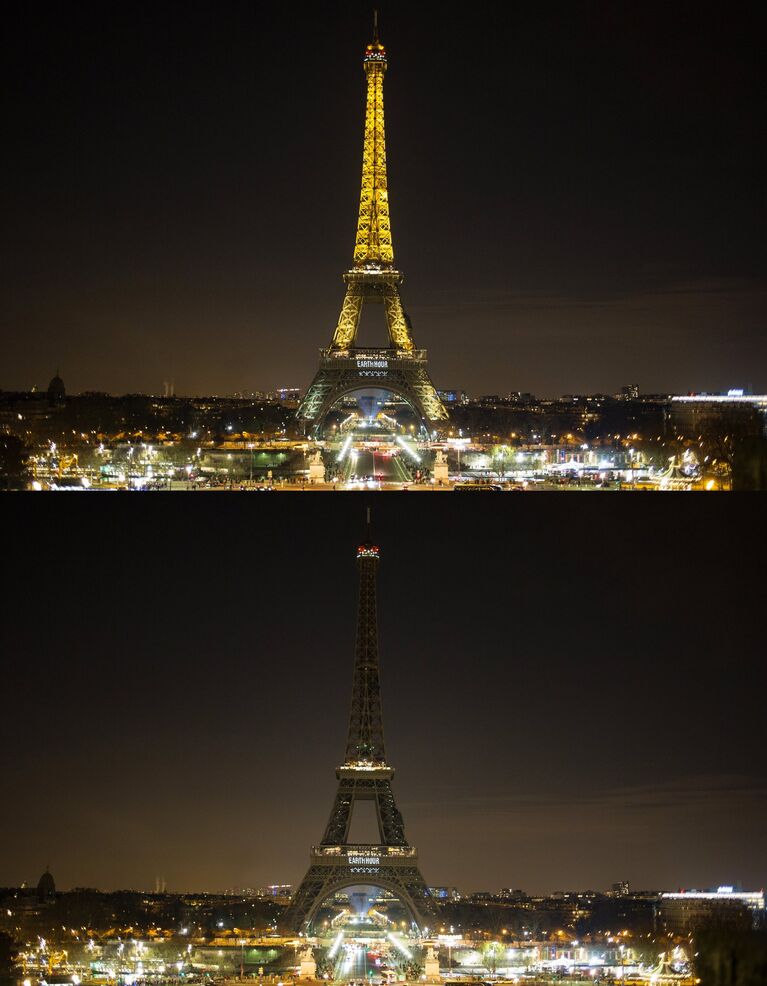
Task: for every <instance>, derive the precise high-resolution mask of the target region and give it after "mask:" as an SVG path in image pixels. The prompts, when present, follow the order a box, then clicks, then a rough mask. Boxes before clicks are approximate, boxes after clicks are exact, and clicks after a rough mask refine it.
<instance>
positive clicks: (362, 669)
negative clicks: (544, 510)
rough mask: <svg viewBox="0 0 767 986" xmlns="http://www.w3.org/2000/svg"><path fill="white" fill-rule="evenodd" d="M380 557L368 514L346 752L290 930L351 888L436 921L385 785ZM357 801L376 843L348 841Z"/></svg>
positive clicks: (360, 555) (420, 922)
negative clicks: (366, 811)
mask: <svg viewBox="0 0 767 986" xmlns="http://www.w3.org/2000/svg"><path fill="white" fill-rule="evenodd" d="M379 557H380V551H379V549H378V547H377V545H375V544H373V541H372V540H371V537H370V516H369V512H368V530H367V536H366V538H365V541H364V542H363V543H362V544H361V545H360V546H359V547H358V548H357V567H358V569H359V607H358V614H357V642H356V648H355V658H354V676H353V684H352V706H351V715H350V716H349V736H348V739H347V741H346V756H345V758H344V762H343V764H342V765H341V766H340V767H338V768H337V769H336V777H337V778H338V792H337V794H336V799H335V802H334V803H333V810H332V811H331V813H330V818H329V820H328V824H327V827H326V828H325V834H324V835H323V837H322V842H321V843H320V844H319V846H314V847H313V848H312V851H311V857H310V862H309V869H308V871H307V873H306V876H305V877H304V879H303V881H302V883H301V886H300V887H299V888H298V890H297V891H296V893H295V894H294V896H293V899H292V901H291V903H290V906H289V907H288V909H287V911H286V913H285V917H284V919H283V923H284V925H285V928H286V930H289V931H292V932H293V933H297V932H299V931H310V930H311V928H312V924H313V922H314V919H315V917H316V916H317V912H318V911H319V908H320V906H321V905H322V903H323V901H326V900H327V899H328V897H330V896H331V895H332V894H334V893H336V891H338V890H343V889H344V888H346V887H352V886H367V885H372V886H376V887H381V888H383V889H384V890H389V891H391V893H392V894H393V895H394V896H395V897H397V898H398V899H399V900H400V901H401V902H402V904H403V905H404V907H405V908H407V910H408V911H409V912H410V915H411V918H412V920H413V922H414V923H415V924H416V925H417V926H418V928H419V929H421V930H423V929H424V928H425V927H430V928H434V927H435V926H436V925H437V922H438V916H437V909H436V904H435V902H434V900H433V898H432V896H431V894H430V893H429V890H428V888H427V887H426V884H425V883H424V880H423V877H422V876H421V871H420V869H419V867H418V852H417V850H416V849H414V848H413V846H411V845H410V844H409V843H408V841H407V839H406V838H405V828H404V824H403V821H402V815H401V814H400V812H399V810H398V809H397V804H396V802H395V800H394V792H393V791H392V786H391V779H392V775H393V774H394V768H393V767H390V766H389V764H388V763H387V761H386V751H385V748H384V732H383V719H382V717H381V689H380V683H379V673H378V628H377V623H376V574H377V570H378V561H379ZM360 801H372V803H373V806H374V809H375V817H376V820H377V823H378V836H379V839H378V842H377V843H375V844H365V845H359V844H352V843H350V842H349V830H350V828H351V821H352V814H353V812H354V808H355V805H356V804H357V803H358V802H360Z"/></svg>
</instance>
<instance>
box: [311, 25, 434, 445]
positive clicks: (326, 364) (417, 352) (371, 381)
mask: <svg viewBox="0 0 767 986" xmlns="http://www.w3.org/2000/svg"><path fill="white" fill-rule="evenodd" d="M386 64H387V63H386V50H385V49H384V46H383V45H382V44H381V43H380V41H379V40H378V20H377V16H376V18H375V20H374V30H373V41H372V42H371V43H370V44H369V45H368V46H367V47H366V49H365V57H364V59H363V65H364V69H365V75H366V77H367V98H366V108H365V140H364V145H363V152H362V190H361V192H360V208H359V218H358V220H357V238H356V241H355V244H354V263H353V266H352V267H351V269H350V270H348V271H347V272H346V273H345V274H344V281H345V282H346V295H345V297H344V300H343V304H342V306H341V314H340V316H339V319H338V325H337V326H336V330H335V332H334V334H333V339H332V341H331V343H330V346H329V348H328V349H321V350H320V368H319V370H318V371H317V374H316V376H315V378H314V380H313V381H312V384H311V386H310V387H309V389H308V391H307V392H306V395H305V396H304V399H303V400H302V401H301V404H300V406H299V408H298V412H297V414H298V419H299V421H300V422H301V423H302V425H303V426H304V429H305V430H306V431H307V432H309V433H310V434H312V436H313V437H315V438H317V437H319V435H320V434H321V432H322V427H323V424H324V421H325V418H326V416H327V414H328V412H329V411H330V409H331V408H332V407H333V405H334V404H335V403H336V402H337V401H338V400H339V399H340V398H342V397H344V396H345V395H347V394H351V393H354V392H355V391H359V390H364V389H366V388H371V387H374V388H377V389H381V390H387V391H390V392H392V393H394V394H397V395H398V396H400V397H402V398H403V399H404V400H405V401H406V402H407V403H408V404H409V405H410V407H411V408H412V409H413V411H414V412H415V413H416V415H417V416H418V417H419V418H420V420H421V422H422V425H423V427H424V428H425V430H426V431H427V432H430V433H433V432H434V431H435V430H436V428H437V427H438V426H439V424H440V422H444V421H446V420H447V411H446V410H445V406H444V405H443V403H442V401H441V400H440V398H439V395H438V394H437V391H436V390H435V389H434V384H433V383H432V382H431V380H430V378H429V374H428V372H427V370H426V350H425V349H416V347H415V342H414V340H413V331H412V327H411V325H410V319H409V318H408V316H407V314H406V313H405V309H404V308H403V307H402V300H401V298H400V294H399V285H400V284H401V283H402V274H401V272H400V271H399V270H397V268H396V267H395V266H394V245H393V242H392V233H391V223H390V222H389V192H388V189H387V181H386V133H385V129H384V103H383V80H384V74H385V72H386ZM365 303H371V304H378V305H380V304H383V307H384V314H385V316H386V326H387V328H388V330H389V345H388V346H387V347H380V348H375V347H373V348H371V347H364V348H363V347H358V346H357V330H358V329H359V324H360V316H361V314H362V307H363V305H364V304H365Z"/></svg>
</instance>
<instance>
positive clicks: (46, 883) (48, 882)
mask: <svg viewBox="0 0 767 986" xmlns="http://www.w3.org/2000/svg"><path fill="white" fill-rule="evenodd" d="M55 896H56V884H55V883H54V881H53V877H52V876H51V871H50V870H48V869H46V871H45V873H43V875H42V876H41V877H40V879H39V880H38V881H37V899H38V900H39V901H40V903H41V904H43V903H46V902H47V901H50V900H53V898H54V897H55Z"/></svg>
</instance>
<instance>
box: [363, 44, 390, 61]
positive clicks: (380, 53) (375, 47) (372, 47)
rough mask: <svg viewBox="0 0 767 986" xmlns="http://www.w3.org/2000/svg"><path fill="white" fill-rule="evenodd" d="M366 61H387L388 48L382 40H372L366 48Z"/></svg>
mask: <svg viewBox="0 0 767 986" xmlns="http://www.w3.org/2000/svg"><path fill="white" fill-rule="evenodd" d="M365 61H366V62H385V61H386V49H385V48H384V46H383V45H382V44H381V43H380V41H372V42H371V43H370V44H369V45H368V46H367V47H366V48H365Z"/></svg>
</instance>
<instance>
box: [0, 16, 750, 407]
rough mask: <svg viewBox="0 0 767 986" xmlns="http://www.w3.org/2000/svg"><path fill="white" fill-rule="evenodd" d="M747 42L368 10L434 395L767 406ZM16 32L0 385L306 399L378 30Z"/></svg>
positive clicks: (327, 22) (331, 288)
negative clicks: (295, 394) (695, 397)
mask: <svg viewBox="0 0 767 986" xmlns="http://www.w3.org/2000/svg"><path fill="white" fill-rule="evenodd" d="M64 17H66V21H64V20H63V18H64ZM755 17H756V8H755V7H754V6H752V5H748V4H746V5H741V6H739V11H738V16H737V17H732V18H728V19H726V20H723V19H721V18H719V17H718V16H716V13H715V10H714V9H712V10H699V9H698V8H696V9H695V18H694V26H693V24H692V23H691V22H690V18H689V16H688V11H687V10H686V8H685V7H684V6H679V7H676V8H673V9H668V8H666V7H663V6H661V5H655V4H653V5H649V6H646V7H645V8H643V9H642V11H638V10H627V9H623V8H616V7H614V6H610V5H606V4H597V5H593V6H586V5H576V6H573V5H557V4H551V5H549V6H547V7H545V8H540V9H536V10H534V11H524V10H520V9H518V8H514V9H508V8H504V7H500V6H493V5H488V6H487V7H485V8H483V9H482V11H481V12H480V15H479V16H476V17H473V18H464V19H462V20H460V21H459V20H457V19H453V18H448V17H445V16H443V15H442V14H441V8H439V7H438V6H437V5H429V4H426V5H421V6H419V8H418V9H417V10H416V9H413V8H412V7H408V8H407V9H405V7H404V6H403V5H402V4H398V3H391V4H384V5H382V12H381V22H382V35H383V37H384V38H385V40H386V43H387V50H388V52H389V57H390V60H391V65H392V71H391V73H390V76H389V77H388V78H387V91H388V96H387V100H388V107H387V127H388V130H389V140H390V150H391V154H390V158H389V168H390V180H391V203H392V206H391V208H392V223H393V229H394V231H395V236H396V239H397V244H398V251H399V255H400V257H401V261H402V267H403V269H404V270H405V271H406V273H407V275H408V280H407V285H406V287H407V296H408V299H409V305H408V307H409V309H410V311H411V315H412V317H413V322H414V327H415V330H416V332H417V334H418V338H419V340H422V343H423V344H424V345H426V346H427V347H429V349H430V354H431V363H432V368H433V375H434V379H435V383H436V384H437V386H438V387H440V388H448V387H463V388H466V389H468V390H470V391H472V392H474V393H493V392H497V391H500V392H505V391H508V390H522V391H530V392H537V393H542V394H547V395H548V394H555V393H573V392H575V393H578V392H605V391H606V392H612V391H614V390H615V389H617V388H618V387H619V386H621V385H623V384H625V383H629V382H632V381H635V380H639V381H641V382H642V385H643V389H644V390H646V391H648V392H678V393H686V392H688V391H691V390H695V391H702V390H710V391H716V390H725V391H726V390H727V389H729V388H730V387H737V386H746V387H748V386H749V385H750V386H751V387H752V388H753V389H754V390H755V391H759V392H764V391H765V390H766V389H767V379H765V377H764V370H763V367H764V366H765V362H766V361H765V356H766V355H767V348H766V347H767V342H765V333H764V321H763V311H764V296H765V282H764V272H763V264H762V263H761V260H760V258H761V256H762V251H761V239H760V232H759V231H760V229H761V225H762V223H761V221H760V218H759V215H760V201H761V200H760V196H759V188H760V175H761V173H762V170H763V168H762V163H761V162H762V161H763V150H762V149H760V146H759V145H758V143H757V134H758V127H757V122H756V121H757V119H758V118H757V113H758V112H759V105H758V101H757V97H756V95H755V94H756V92H757V91H758V88H759V87H758V85H755V84H754V83H755V81H756V80H757V79H758V73H759V72H760V69H759V66H758V63H757V60H756V48H755V47H754V45H753V41H752V39H753V37H754V36H755V25H754V24H752V20H753V19H755ZM10 32H11V37H12V38H13V39H14V40H15V41H16V42H17V43H16V44H14V45H12V46H9V47H10V50H9V58H8V61H7V64H6V73H7V75H8V90H9V92H10V93H11V95H12V101H11V106H12V110H13V112H12V115H11V127H10V134H11V140H10V146H11V153H10V155H9V163H10V167H11V181H10V182H9V184H8V186H7V187H8V191H7V195H8V203H7V210H6V211H7V214H8V216H9V230H10V232H9V242H13V243H14V250H13V253H12V255H11V256H9V257H8V263H7V265H6V275H5V276H6V278H7V289H6V291H5V292H4V296H5V298H6V305H5V313H4V321H5V323H6V325H7V327H8V330H9V331H7V332H6V333H5V336H6V339H5V342H4V344H3V360H2V362H3V365H4V368H5V372H4V374H3V379H2V380H0V386H2V387H3V389H6V390H13V389H26V388H28V387H30V386H31V385H32V384H33V383H36V384H37V385H38V386H44V383H45V380H46V379H47V378H48V377H49V376H50V375H51V374H52V372H53V368H54V367H56V366H58V367H59V369H60V370H61V372H62V375H63V376H64V377H65V379H67V382H68V387H69V388H70V390H71V391H73V392H76V391H82V390H107V391H115V392H123V393H124V392H136V391H149V392H158V391H161V390H162V384H163V382H164V381H167V380H173V381H174V382H175V384H176V389H177V391H178V392H184V393H205V392H206V393H212V392H232V391H250V390H253V389H272V388H273V387H274V386H275V385H286V386H301V387H305V386H306V385H307V384H308V381H309V380H310V379H311V375H312V372H313V370H314V367H315V365H316V349H317V347H318V346H319V345H321V344H323V343H324V341H325V338H326V336H327V335H328V332H329V331H330V329H331V327H332V325H333V324H334V322H335V318H336V314H337V307H338V303H339V301H340V298H341V294H342V285H341V282H340V278H339V275H340V273H341V271H342V270H343V269H344V268H345V267H346V265H347V264H348V262H349V258H350V254H351V235H350V234H351V228H352V224H353V218H354V207H355V194H354V189H355V186H356V185H357V183H358V161H359V147H360V125H361V118H362V96H363V88H364V79H363V77H362V73H361V71H360V67H359V54H361V51H362V48H363V45H364V42H365V41H366V40H367V39H368V35H369V33H370V20H369V11H366V10H364V9H363V8H360V7H359V6H358V5H351V4H337V5H335V6H334V7H333V8H330V9H323V10H321V11H320V10H309V11H307V12H306V13H305V14H304V15H303V16H302V17H301V18H295V17H293V15H292V13H288V12H287V11H286V12H284V13H280V12H278V11H275V10H273V9H270V10H269V11H267V12H263V11H259V13H258V16H256V15H255V13H254V12H253V11H252V10H251V9H250V8H249V7H247V6H246V5H244V4H239V3H229V4H225V5H222V6H220V7H219V8H217V13H216V17H215V18H214V17H211V16H210V15H209V11H208V9H207V8H206V7H205V6H204V5H197V6H192V7H191V8H186V9H185V12H184V17H183V18H178V17H175V16H174V15H172V13H171V12H169V11H163V10H160V11H158V12H157V15H156V16H155V17H153V18H152V20H151V23H150V22H149V21H148V20H144V19H141V18H137V17H136V15H135V11H134V10H133V9H132V8H129V7H128V6H127V5H120V4H118V5H114V6H113V7H111V8H110V9H109V11H108V12H105V11H104V10H103V9H101V8H97V7H96V6H95V5H92V6H90V5H84V6H82V7H80V8H78V9H77V10H69V9H68V10H67V11H66V15H65V14H64V13H62V12H59V11H57V10H56V9H55V8H52V7H51V8H49V9H47V10H46V12H45V15H44V16H43V17H42V18H41V17H39V16H37V14H35V15H34V16H33V15H32V14H31V13H30V12H28V11H23V10H21V9H17V10H15V11H14V12H13V15H12V18H11V23H10ZM659 38H662V39H663V40H662V43H660V42H659V40H658V39H659ZM499 49H500V54H499ZM648 50H651V51H652V57H651V58H650V59H648V58H647V52H648ZM32 51H34V57H31V52H32ZM168 51H170V52H171V53H172V54H171V57H166V53H167V52H168ZM22 65H24V69H22V67H21V66H22ZM29 66H31V70H29ZM681 66H683V68H682V67H681ZM304 78H312V79H313V84H312V86H306V85H302V79H304ZM467 230H471V234H472V235H471V249H469V248H468V243H469V240H468V238H467V236H466V231H467ZM297 285H298V286H299V289H298V290H297ZM364 329H365V326H364V325H363V330H364ZM469 339H470V348H469V350H468V352H467V343H468V340H469Z"/></svg>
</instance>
